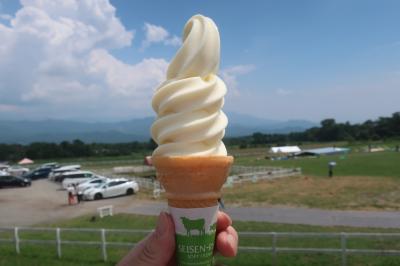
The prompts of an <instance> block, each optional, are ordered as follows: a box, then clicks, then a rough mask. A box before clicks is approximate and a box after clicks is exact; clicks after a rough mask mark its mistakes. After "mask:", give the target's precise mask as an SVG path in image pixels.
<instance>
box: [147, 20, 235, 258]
mask: <svg viewBox="0 0 400 266" xmlns="http://www.w3.org/2000/svg"><path fill="white" fill-rule="evenodd" d="M219 55H220V39H219V32H218V28H217V26H216V25H215V24H214V22H213V21H212V20H211V19H210V18H207V17H204V16H202V15H195V16H193V17H192V18H191V19H189V21H188V22H187V23H186V25H185V28H184V33H183V44H182V47H181V48H180V49H179V51H178V52H177V54H176V55H175V57H174V59H173V60H172V62H171V64H170V66H169V68H168V71H167V80H166V81H165V82H164V83H163V84H161V86H160V87H159V88H158V89H157V91H156V92H155V95H154V97H153V102H152V106H153V109H154V110H155V112H156V113H157V119H156V121H155V122H154V124H153V126H152V128H151V133H152V137H153V139H154V140H155V141H156V143H157V144H158V147H157V149H156V150H155V151H154V152H153V158H152V161H153V164H154V166H155V167H156V169H157V178H158V179H159V181H160V182H161V184H162V185H163V187H164V188H165V190H166V198H167V199H168V205H169V207H170V212H171V215H172V217H173V220H174V224H175V231H176V245H177V247H176V250H177V253H176V255H177V260H178V265H211V264H212V256H213V250H214V239H215V233H216V222H217V211H218V198H220V197H221V189H222V186H223V184H224V183H225V181H226V178H227V176H228V173H229V169H230V166H231V164H232V163H233V157H232V156H227V151H226V148H225V145H224V144H223V142H222V138H223V137H224V135H225V128H226V126H227V124H228V119H227V117H226V115H225V114H224V113H223V111H222V110H221V108H222V106H223V104H224V95H225V94H226V87H225V84H224V82H223V81H222V80H221V79H220V78H219V77H218V76H217V71H218V67H219V60H220V58H219Z"/></svg>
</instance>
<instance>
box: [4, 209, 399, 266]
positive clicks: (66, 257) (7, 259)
mask: <svg viewBox="0 0 400 266" xmlns="http://www.w3.org/2000/svg"><path fill="white" fill-rule="evenodd" d="M155 223H156V217H152V216H141V215H128V214H119V215H116V216H114V217H106V218H103V219H101V220H97V221H95V222H90V220H89V216H83V217H80V218H77V219H73V220H70V221H65V222H61V223H58V224H48V225H44V226H52V227H56V226H59V227H79V228H119V229H122V228H129V229H153V228H154V226H155ZM42 226H43V225H42ZM234 227H235V228H236V229H237V230H238V231H263V232H270V231H274V232H386V233H391V232H400V230H393V229H372V228H371V229H366V228H349V227H320V226H306V225H285V224H272V223H263V222H235V223H234ZM0 237H11V235H10V234H8V235H7V234H5V233H0ZM143 237H144V235H143V234H142V235H140V234H137V235H129V234H111V233H110V234H109V235H108V240H109V241H119V242H136V241H139V240H140V239H142V238H143ZM21 238H22V239H33V238H35V239H47V240H48V239H54V233H28V232H25V233H22V234H21ZM62 238H63V239H68V240H92V241H99V240H100V236H99V235H98V234H94V233H79V234H78V233H68V232H63V235H62ZM277 245H278V247H308V248H312V247H314V248H338V247H340V240H339V239H336V238H332V239H330V238H320V239H318V238H296V239H293V238H291V239H288V238H280V239H278V242H277ZM240 246H260V247H269V246H271V238H270V237H265V238H254V237H241V238H240ZM348 247H349V248H366V249H368V248H370V249H400V242H399V241H397V239H390V240H389V239H387V240H384V239H382V238H378V239H374V240H371V239H362V238H354V239H353V238H352V239H350V240H349V242H348ZM127 251H128V249H127V248H109V249H108V256H109V261H108V262H106V263H105V262H102V260H101V251H100V248H98V247H88V246H78V245H77V246H70V245H68V246H66V245H64V246H63V247H62V252H63V257H62V259H61V260H59V259H57V258H56V248H55V246H53V245H51V246H33V245H29V244H22V246H21V254H20V255H16V254H15V251H14V247H13V246H12V244H1V245H0V254H1V256H0V265H29V266H34V265H38V266H39V265H40V266H42V265H43V266H46V265H115V263H116V262H118V260H119V259H120V258H121V257H122V256H124V254H126V252H127ZM277 259H278V265H340V262H341V260H340V256H339V255H325V254H283V253H282V254H278V257H277ZM216 260H217V262H219V263H223V264H224V265H260V266H261V265H271V256H270V255H269V254H265V253H244V252H239V254H238V256H237V257H236V258H233V259H226V258H222V257H220V256H217V258H216ZM399 264H400V258H397V257H380V256H356V255H349V256H348V265H399Z"/></svg>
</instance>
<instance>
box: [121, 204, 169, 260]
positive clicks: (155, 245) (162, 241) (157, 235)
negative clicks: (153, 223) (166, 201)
mask: <svg viewBox="0 0 400 266" xmlns="http://www.w3.org/2000/svg"><path fill="white" fill-rule="evenodd" d="M174 232H175V228H174V223H173V221H172V218H171V216H169V215H168V214H167V213H165V212H162V213H160V216H159V217H158V222H157V227H156V230H155V231H154V232H152V233H151V234H150V235H149V236H148V237H147V238H146V239H144V240H143V241H141V242H140V243H139V244H138V245H137V246H136V247H135V248H134V249H133V250H132V251H131V252H130V253H129V254H128V255H127V256H126V257H125V258H124V259H123V260H122V261H121V262H120V263H119V264H118V265H119V266H122V265H138V266H150V265H154V266H164V265H167V264H168V262H169V261H171V259H172V257H173V255H174V252H175V233H174Z"/></svg>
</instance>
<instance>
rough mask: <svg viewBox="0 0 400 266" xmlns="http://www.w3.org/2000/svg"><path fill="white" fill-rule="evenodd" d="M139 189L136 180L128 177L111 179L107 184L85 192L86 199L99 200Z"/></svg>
mask: <svg viewBox="0 0 400 266" xmlns="http://www.w3.org/2000/svg"><path fill="white" fill-rule="evenodd" d="M138 191H139V185H138V183H136V182H135V181H131V180H127V179H124V178H122V179H110V180H109V181H108V182H107V183H105V184H100V185H98V186H96V187H94V188H91V189H87V190H86V191H85V192H84V193H83V199H84V200H99V199H103V198H111V197H116V196H121V195H132V194H134V193H137V192H138Z"/></svg>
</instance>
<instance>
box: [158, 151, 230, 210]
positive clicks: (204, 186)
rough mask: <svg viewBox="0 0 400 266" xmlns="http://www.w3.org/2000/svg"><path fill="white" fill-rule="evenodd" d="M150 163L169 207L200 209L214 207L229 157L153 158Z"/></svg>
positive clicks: (224, 177)
mask: <svg viewBox="0 0 400 266" xmlns="http://www.w3.org/2000/svg"><path fill="white" fill-rule="evenodd" d="M152 162H153V164H154V166H155V167H156V169H157V178H158V179H159V181H160V182H161V184H162V185H163V187H164V188H165V191H166V197H167V199H168V205H169V206H172V207H176V208H204V207H210V206H215V205H217V202H218V198H220V197H221V188H222V185H223V184H224V183H225V181H226V178H227V176H228V174H229V169H230V167H231V165H232V163H233V157H232V156H171V157H167V156H155V157H153V158H152Z"/></svg>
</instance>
